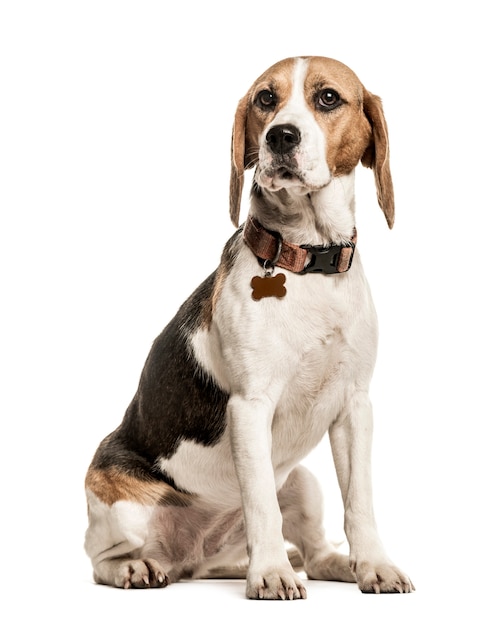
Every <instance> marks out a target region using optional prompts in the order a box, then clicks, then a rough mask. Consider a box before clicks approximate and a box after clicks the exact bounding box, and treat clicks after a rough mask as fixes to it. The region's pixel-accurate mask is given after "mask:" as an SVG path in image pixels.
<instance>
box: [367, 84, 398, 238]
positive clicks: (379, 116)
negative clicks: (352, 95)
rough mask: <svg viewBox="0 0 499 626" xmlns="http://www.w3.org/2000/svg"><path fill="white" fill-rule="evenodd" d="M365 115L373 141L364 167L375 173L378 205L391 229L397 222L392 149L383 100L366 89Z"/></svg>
mask: <svg viewBox="0 0 499 626" xmlns="http://www.w3.org/2000/svg"><path fill="white" fill-rule="evenodd" d="M364 113H365V115H366V117H367V119H368V120H369V123H370V124H371V128H372V139H371V142H370V143H369V146H368V147H367V148H366V151H365V152H364V154H363V156H362V159H361V161H362V165H364V166H365V167H370V168H372V170H373V171H374V180H375V183H376V193H377V195H378V203H379V206H380V207H381V209H382V211H383V213H384V214H385V218H386V221H387V223H388V226H389V227H390V228H392V227H393V222H394V220H395V200H394V195H393V184H392V175H391V172H390V148H389V144H388V128H387V126H386V120H385V115H384V113H383V107H382V106H381V98H379V97H378V96H375V95H374V94H372V93H370V92H369V91H367V90H366V89H364Z"/></svg>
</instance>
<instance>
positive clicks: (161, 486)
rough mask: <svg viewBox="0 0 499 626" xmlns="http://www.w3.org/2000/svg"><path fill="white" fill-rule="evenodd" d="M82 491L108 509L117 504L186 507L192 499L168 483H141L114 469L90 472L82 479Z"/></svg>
mask: <svg viewBox="0 0 499 626" xmlns="http://www.w3.org/2000/svg"><path fill="white" fill-rule="evenodd" d="M85 488H86V489H89V490H90V491H92V493H94V494H95V495H96V496H97V497H98V498H99V500H101V501H102V502H104V504H108V505H109V506H111V505H112V504H114V503H115V502H118V500H129V501H132V502H138V503H139V504H144V505H158V506H167V505H171V506H189V505H190V504H191V503H192V501H193V498H194V497H193V496H191V495H189V494H185V493H182V492H180V491H177V490H175V489H174V488H173V487H171V486H170V485H168V484H167V483H163V482H161V481H155V480H150V481H148V480H141V479H139V478H136V477H134V476H130V475H129V474H125V473H123V472H121V471H120V470H118V469H117V468H113V467H112V468H109V469H107V470H100V469H94V468H90V469H89V470H88V473H87V476H86V479H85Z"/></svg>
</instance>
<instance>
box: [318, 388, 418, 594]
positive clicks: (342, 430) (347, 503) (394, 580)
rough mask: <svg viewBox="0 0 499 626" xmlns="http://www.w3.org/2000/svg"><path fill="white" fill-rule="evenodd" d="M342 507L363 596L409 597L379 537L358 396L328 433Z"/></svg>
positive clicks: (365, 406) (368, 433) (408, 586)
mask: <svg viewBox="0 0 499 626" xmlns="http://www.w3.org/2000/svg"><path fill="white" fill-rule="evenodd" d="M329 436H330V440H331V447H332V451H333V456H334V461H335V465H336V471H337V474H338V481H339V484H340V489H341V493H342V497H343V503H344V507H345V534H346V536H347V539H348V542H349V544H350V567H351V568H352V570H353V571H354V573H355V575H356V577H357V583H358V585H359V587H360V589H361V591H363V592H364V593H397V592H400V593H409V592H410V591H412V590H413V589H414V587H413V585H412V583H411V581H410V579H409V578H408V577H407V576H406V575H405V574H404V573H403V572H401V571H400V570H399V569H398V568H397V567H395V565H394V564H393V563H392V562H391V561H390V559H389V558H388V556H387V555H386V553H385V550H384V548H383V546H382V544H381V540H380V538H379V536H378V531H377V529H376V523H375V519H374V511H373V499H372V483H371V441H372V409H371V403H370V400H369V397H368V395H367V393H362V392H358V393H357V394H356V395H355V396H354V398H353V399H352V400H351V402H350V404H349V406H348V409H347V411H346V412H345V413H344V414H343V415H342V416H341V417H339V418H338V420H337V421H336V422H335V423H334V424H333V425H332V426H331V428H330V431H329Z"/></svg>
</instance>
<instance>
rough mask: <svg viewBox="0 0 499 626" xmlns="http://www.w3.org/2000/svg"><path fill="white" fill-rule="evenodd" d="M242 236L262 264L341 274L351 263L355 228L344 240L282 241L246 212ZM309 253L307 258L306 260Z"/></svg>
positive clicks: (304, 271) (355, 239)
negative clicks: (312, 243)
mask: <svg viewBox="0 0 499 626" xmlns="http://www.w3.org/2000/svg"><path fill="white" fill-rule="evenodd" d="M243 239H244V241H245V243H246V245H247V246H248V247H249V248H250V249H251V251H252V252H253V254H255V256H257V257H258V258H259V259H261V260H262V261H263V263H264V267H268V266H269V265H270V266H271V267H273V266H275V265H277V266H278V267H282V268H284V269H287V270H289V271H291V272H295V273H296V274H309V273H322V274H343V273H344V272H347V271H348V270H349V269H350V267H351V265H352V260H353V254H354V251H355V244H356V243H357V231H356V230H355V229H354V233H353V237H352V239H351V240H350V241H349V242H348V243H346V244H339V245H338V244H335V243H331V244H329V245H327V246H309V245H303V246H297V245H296V244H294V243H289V242H287V241H284V240H283V239H282V237H281V235H280V234H279V233H277V232H275V231H270V230H267V229H266V228H264V227H263V226H262V225H261V224H260V222H259V221H258V220H256V219H255V218H254V217H251V216H249V217H248V219H247V220H246V223H245V225H244V230H243ZM309 254H310V255H311V258H310V261H309V262H308V263H307V259H308V255H309Z"/></svg>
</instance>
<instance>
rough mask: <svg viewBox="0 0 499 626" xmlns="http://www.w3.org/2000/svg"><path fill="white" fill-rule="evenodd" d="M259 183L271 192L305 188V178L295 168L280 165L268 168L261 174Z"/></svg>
mask: <svg viewBox="0 0 499 626" xmlns="http://www.w3.org/2000/svg"><path fill="white" fill-rule="evenodd" d="M258 183H259V184H260V185H261V186H262V187H265V188H267V189H270V190H271V191H277V190H279V189H283V188H289V187H303V186H305V181H304V179H303V176H302V175H301V174H300V172H299V171H297V170H296V169H295V168H293V167H289V166H286V165H279V166H276V167H268V168H265V169H263V170H261V171H260V172H259V175H258Z"/></svg>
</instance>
